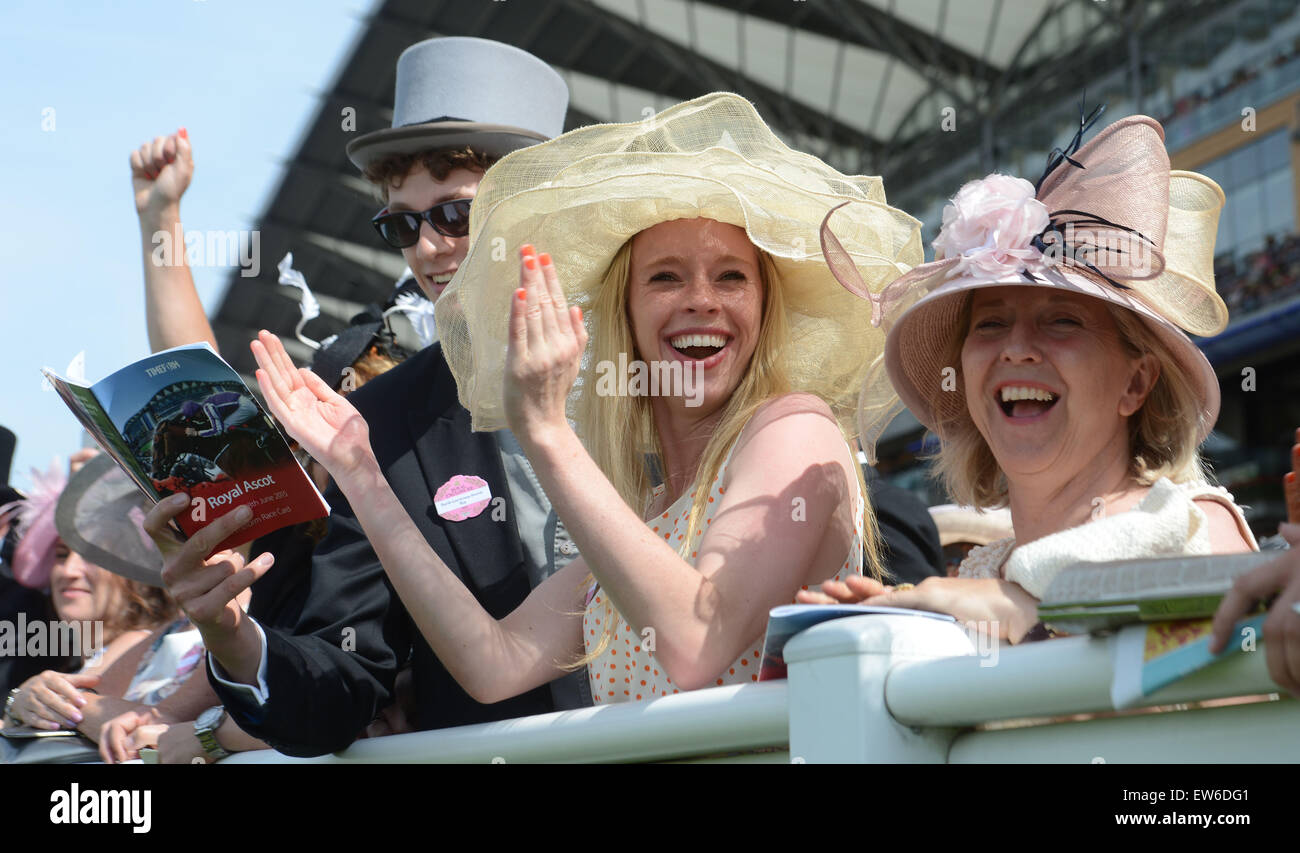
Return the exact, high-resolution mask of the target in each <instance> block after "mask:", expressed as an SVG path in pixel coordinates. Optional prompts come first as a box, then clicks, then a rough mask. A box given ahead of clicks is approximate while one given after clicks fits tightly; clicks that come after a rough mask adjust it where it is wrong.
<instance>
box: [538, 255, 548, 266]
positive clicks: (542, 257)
mask: <svg viewBox="0 0 1300 853" xmlns="http://www.w3.org/2000/svg"><path fill="white" fill-rule="evenodd" d="M537 260H539V261H541V262H542V266H544V267H548V266H550V265H551V256H550V254H548V253H547V252H542V253H541V254H540V255H538V256H537Z"/></svg>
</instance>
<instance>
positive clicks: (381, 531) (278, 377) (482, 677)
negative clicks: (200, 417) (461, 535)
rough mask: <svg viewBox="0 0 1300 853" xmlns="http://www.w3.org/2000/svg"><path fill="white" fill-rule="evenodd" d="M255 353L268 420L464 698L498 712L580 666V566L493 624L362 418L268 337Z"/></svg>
mask: <svg viewBox="0 0 1300 853" xmlns="http://www.w3.org/2000/svg"><path fill="white" fill-rule="evenodd" d="M252 350H253V355H254V357H255V358H256V359H257V363H258V365H259V369H258V371H257V380H258V384H259V385H260V386H261V388H262V393H263V395H265V397H266V400H267V405H268V407H269V408H270V410H271V413H272V414H274V415H275V417H276V418H277V419H278V420H279V421H280V422H281V423H282V424H283V425H284V427H285V429H286V430H287V431H288V432H289V433H290V434H291V435H293V436H294V437H295V438H296V439H298V441H299V442H300V443H301V444H302V446H303V447H304V448H307V450H308V452H310V453H311V454H312V457H313V458H315V459H317V460H319V461H321V462H322V463H323V464H324V465H325V466H326V468H328V469H329V471H330V473H331V475H333V477H334V480H335V483H336V484H337V487H338V488H339V489H340V491H342V492H343V494H344V496H345V497H346V498H347V500H348V503H349V505H350V506H351V507H352V510H353V512H354V513H355V514H356V518H357V520H358V521H359V522H360V523H361V526H362V528H363V529H364V530H365V531H366V532H367V534H368V535H369V539H370V542H371V544H372V546H373V547H374V549H375V553H376V554H377V555H378V557H379V560H380V562H381V563H382V564H383V566H384V570H385V572H386V573H387V575H388V577H389V579H390V580H391V582H392V584H393V588H394V589H395V590H396V591H397V594H398V595H399V596H400V597H401V599H402V602H403V604H405V606H406V609H407V611H408V612H409V613H410V614H411V617H412V618H413V619H414V621H415V624H416V626H417V627H418V628H419V629H420V632H421V634H423V635H424V638H425V640H426V641H427V642H428V643H429V646H430V647H431V648H432V649H433V651H434V652H435V653H436V654H437V655H438V659H439V660H440V661H441V662H442V663H443V665H444V666H446V668H447V670H448V672H450V673H451V674H452V676H453V677H454V678H455V679H456V680H457V682H459V683H460V685H461V686H462V687H463V688H465V690H466V692H467V693H469V694H470V696H472V697H473V698H474V699H475V700H477V701H479V702H484V703H492V702H498V701H500V700H502V699H506V698H509V697H511V696H515V695H517V694H520V693H523V692H525V691H527V690H530V689H532V688H534V687H538V686H540V685H542V684H546V683H547V682H550V681H552V680H553V679H555V678H557V677H558V676H560V675H562V674H563V670H562V669H561V668H560V667H561V666H563V665H564V664H567V663H571V662H573V661H576V660H577V659H578V656H579V654H580V652H581V645H582V640H581V624H582V623H581V618H582V617H581V612H580V611H581V607H582V596H583V593H584V590H583V589H582V579H583V578H584V577H585V576H586V573H587V572H586V569H585V568H584V567H583V564H582V561H581V560H575V561H574V562H573V563H571V564H569V565H568V566H566V567H565V568H564V569H562V570H561V571H559V572H557V573H556V574H555V575H553V576H551V577H550V578H548V579H547V580H546V581H545V582H544V583H543V584H541V585H540V586H538V587H537V589H535V590H533V592H532V594H531V595H529V597H528V598H527V599H525V600H524V602H523V604H521V605H520V606H519V607H518V608H516V609H515V610H514V612H512V613H511V614H510V615H508V616H507V617H506V618H504V619H502V620H497V619H494V618H492V616H491V615H489V614H488V613H487V612H486V611H485V610H484V609H483V607H482V605H480V604H479V602H478V601H477V600H476V599H475V598H474V596H473V595H472V594H471V593H470V591H469V590H468V589H466V588H465V586H464V584H462V583H461V581H460V579H459V578H457V577H456V576H455V574H453V573H452V571H451V570H450V569H448V568H447V566H446V564H444V563H443V562H442V560H441V559H439V558H438V556H437V554H436V553H434V551H433V549H432V548H431V547H430V546H429V543H428V542H427V540H426V539H425V538H424V536H423V535H422V534H421V533H420V531H419V529H418V528H417V527H416V526H415V524H414V523H413V522H412V521H411V518H410V516H409V515H408V514H407V512H406V510H405V509H404V508H403V507H402V505H401V503H400V502H399V501H398V500H397V497H396V496H395V495H394V494H393V491H392V488H391V487H390V486H389V484H388V482H387V480H385V479H384V476H383V473H382V471H381V469H380V466H379V464H378V462H377V461H376V460H375V456H374V453H373V452H372V451H371V448H370V441H369V430H368V427H367V425H366V422H365V420H364V419H363V418H362V417H361V415H360V413H358V412H357V410H356V409H355V408H353V407H352V405H351V404H350V403H349V402H348V401H347V400H345V399H344V398H343V397H341V396H339V395H338V394H336V393H334V391H333V390H331V389H330V387H329V386H328V385H326V384H325V383H324V381H322V380H321V379H320V377H318V376H316V374H314V373H312V372H311V371H310V370H306V369H302V370H298V369H295V368H294V366H293V362H292V361H291V360H290V359H289V356H288V354H287V353H286V352H285V351H284V347H283V345H282V344H281V343H280V341H279V339H278V338H276V337H275V336H274V335H272V334H270V333H269V332H265V331H264V332H262V333H261V334H260V335H259V340H257V341H254V342H253V344H252Z"/></svg>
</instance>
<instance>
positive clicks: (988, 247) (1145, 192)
mask: <svg viewBox="0 0 1300 853" xmlns="http://www.w3.org/2000/svg"><path fill="white" fill-rule="evenodd" d="M1098 114H1099V113H1098V112H1094V113H1093V115H1092V116H1091V117H1090V118H1089V119H1086V120H1083V121H1081V123H1080V130H1079V133H1078V134H1076V136H1075V139H1074V142H1073V143H1072V145H1071V146H1070V148H1068V149H1066V151H1064V152H1056V153H1055V155H1054V157H1053V159H1052V160H1050V161H1049V166H1048V170H1047V172H1046V173H1045V174H1044V176H1043V178H1042V179H1040V180H1039V183H1038V186H1037V187H1035V186H1034V185H1033V184H1030V183H1029V182H1028V181H1024V180H1021V179H1019V178H1012V177H1009V176H1006V175H989V176H988V177H986V178H983V179H982V180H979V181H972V182H971V183H969V184H967V185H966V186H964V187H962V189H961V191H960V192H959V193H958V194H957V196H956V197H954V199H953V202H952V203H951V204H949V205H948V207H946V208H945V209H944V224H943V228H942V230H941V231H940V233H939V237H938V239H937V240H936V241H935V249H936V256H937V258H938V259H937V260H935V261H932V262H930V263H926V264H922V265H920V266H918V267H916V268H915V269H913V270H911V271H910V272H908V273H907V274H905V275H903V276H901V277H900V278H899V279H898V280H897V281H895V282H893V283H892V284H890V285H889V286H888V287H887V288H885V290H884V292H883V293H881V294H880V295H879V296H876V295H874V294H869V293H867V292H866V291H867V290H868V288H864V287H863V286H862V285H860V284H859V283H858V282H857V281H856V279H855V275H854V271H853V267H852V265H851V264H843V265H841V264H840V263H839V262H838V260H837V257H838V254H839V252H838V248H837V246H836V235H837V234H838V231H839V225H838V224H837V223H836V224H835V225H834V233H832V230H831V228H832V222H831V219H832V217H830V216H828V217H827V223H826V226H825V227H824V229H823V239H824V240H825V241H826V253H827V257H828V258H829V259H830V261H831V264H832V267H833V268H834V269H835V270H836V272H837V274H838V275H839V277H840V280H841V281H842V282H843V283H844V286H845V287H847V288H849V289H851V290H854V291H855V292H860V293H861V294H862V295H864V296H867V297H869V298H868V299H866V300H864V301H869V302H872V303H873V305H874V307H875V316H874V317H873V322H877V323H880V324H881V325H882V327H883V328H884V329H885V331H886V333H887V335H888V337H887V343H886V348H885V355H884V358H883V359H882V360H881V361H880V362H877V363H876V364H875V365H873V367H872V370H871V372H870V375H869V376H868V378H867V381H866V382H865V383H864V387H863V391H862V398H861V400H860V403H859V412H858V422H859V427H860V429H861V436H862V441H863V446H864V448H865V449H866V450H867V454H868V457H869V458H870V459H871V461H872V462H874V461H875V459H874V444H875V441H876V439H877V438H878V437H879V436H880V434H881V433H882V432H883V431H884V429H885V427H886V426H887V425H888V424H889V421H890V420H892V419H893V417H894V415H896V414H897V413H898V412H899V411H900V410H901V408H902V406H903V405H906V406H907V408H908V409H910V410H911V412H912V414H914V415H915V416H916V418H917V420H919V421H920V422H921V423H923V424H924V425H925V426H927V427H928V428H930V429H931V430H932V431H934V432H935V433H936V434H938V435H939V436H940V437H941V438H943V437H945V433H946V430H945V429H944V425H945V424H952V423H955V422H959V421H962V420H968V419H969V417H970V415H969V413H968V412H967V409H966V399H965V394H964V392H963V390H962V388H961V383H960V382H957V386H956V388H955V389H954V390H943V386H942V383H943V382H944V379H945V368H948V367H950V365H947V364H945V363H944V358H945V352H946V351H947V349H948V347H949V345H950V343H951V342H952V341H954V340H958V339H961V338H963V337H964V336H965V333H966V330H964V329H961V328H958V323H959V320H960V318H961V315H962V310H963V308H964V306H965V304H966V301H967V299H969V297H970V292H971V291H972V290H975V289H977V288H982V287H998V286H1006V285H1022V286H1025V287H1055V288H1060V289H1063V290H1068V291H1072V292H1075V293H1081V294H1084V295H1086V296H1091V297H1093V298H1096V299H1100V300H1103V301H1105V302H1109V303H1111V304H1113V305H1118V306H1120V307H1122V308H1125V309H1128V310H1130V311H1132V312H1133V313H1135V314H1137V315H1138V317H1140V318H1141V319H1142V321H1143V322H1144V323H1145V324H1146V325H1147V326H1148V327H1149V328H1150V329H1151V330H1152V331H1153V332H1154V333H1155V334H1156V335H1157V336H1159V337H1160V338H1161V339H1162V340H1163V341H1164V343H1165V344H1166V346H1167V347H1168V348H1169V350H1170V351H1171V352H1172V353H1173V354H1174V357H1175V358H1176V359H1178V361H1179V362H1180V363H1181V365H1182V366H1183V368H1184V370H1185V372H1186V373H1187V374H1188V375H1189V376H1190V377H1191V378H1192V381H1193V382H1194V383H1195V385H1196V391H1197V394H1198V397H1199V399H1200V404H1201V405H1200V409H1201V418H1200V423H1199V425H1198V426H1199V437H1198V441H1203V440H1204V439H1205V437H1206V436H1207V435H1209V432H1210V429H1211V428H1212V427H1213V426H1214V422H1215V420H1216V419H1217V418H1218V414H1219V383H1218V380H1217V378H1216V377H1215V374H1214V369H1213V368H1212V367H1211V366H1210V363H1209V361H1208V360H1207V359H1206V358H1205V355H1204V354H1203V353H1202V352H1201V351H1200V349H1199V348H1198V347H1197V346H1196V345H1195V344H1193V343H1192V341H1191V340H1190V339H1189V338H1188V337H1187V335H1186V334H1184V333H1183V331H1181V330H1180V329H1182V330H1186V331H1187V332H1190V333H1192V334H1196V335H1215V334H1218V333H1219V332H1220V331H1222V330H1223V328H1224V326H1226V325H1227V322H1228V310H1227V307H1226V306H1225V305H1224V303H1223V300H1222V299H1220V298H1219V295H1218V294H1217V293H1216V292H1215V289H1214V237H1215V232H1216V231H1217V229H1218V223H1219V211H1220V210H1221V209H1222V208H1223V201H1224V198H1223V190H1221V189H1220V188H1219V186H1218V184H1216V183H1214V181H1211V180H1210V179H1209V178H1206V177H1205V176H1203V175H1198V174H1195V173H1192V172H1176V171H1175V172H1171V171H1170V169H1169V155H1168V153H1167V152H1166V151H1165V146H1164V131H1163V129H1162V128H1161V127H1160V125H1159V123H1157V122H1156V121H1155V120H1154V119H1150V118H1147V117H1146V116H1131V117H1129V118H1125V119H1122V120H1120V121H1117V122H1115V123H1114V124H1112V125H1110V126H1108V127H1107V128H1106V129H1105V130H1103V131H1101V132H1100V133H1099V134H1097V136H1096V137H1095V138H1094V139H1093V140H1092V141H1091V142H1089V143H1088V144H1087V145H1084V146H1082V147H1081V148H1080V147H1079V142H1080V141H1081V139H1082V136H1083V133H1084V132H1085V131H1086V130H1087V127H1088V126H1089V125H1091V124H1092V122H1094V121H1095V120H1096V117H1097V115H1098ZM1075 149H1078V150H1077V152H1076V151H1075ZM837 216H838V214H836V217H837ZM1061 235H1065V236H1064V239H1063V240H1061V239H1060V237H1061ZM1107 247H1110V250H1107ZM900 398H901V402H900Z"/></svg>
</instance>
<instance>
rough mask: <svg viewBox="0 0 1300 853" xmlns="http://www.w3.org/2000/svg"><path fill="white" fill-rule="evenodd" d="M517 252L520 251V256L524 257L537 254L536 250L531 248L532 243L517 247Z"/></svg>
mask: <svg viewBox="0 0 1300 853" xmlns="http://www.w3.org/2000/svg"><path fill="white" fill-rule="evenodd" d="M519 251H520V253H521V254H524V255H535V254H537V250H536V249H534V248H533V244H532V243H525V244H523V245H522V246H520V247H519Z"/></svg>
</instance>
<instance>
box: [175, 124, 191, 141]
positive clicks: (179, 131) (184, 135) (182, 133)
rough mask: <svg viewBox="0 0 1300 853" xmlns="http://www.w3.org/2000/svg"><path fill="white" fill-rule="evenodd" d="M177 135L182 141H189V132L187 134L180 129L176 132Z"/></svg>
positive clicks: (186, 131)
mask: <svg viewBox="0 0 1300 853" xmlns="http://www.w3.org/2000/svg"><path fill="white" fill-rule="evenodd" d="M177 133H179V134H180V135H181V138H182V139H189V138H190V132H189V131H188V130H186V129H185V128H183V127H182V128H181V129H180V130H178V131H177Z"/></svg>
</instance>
